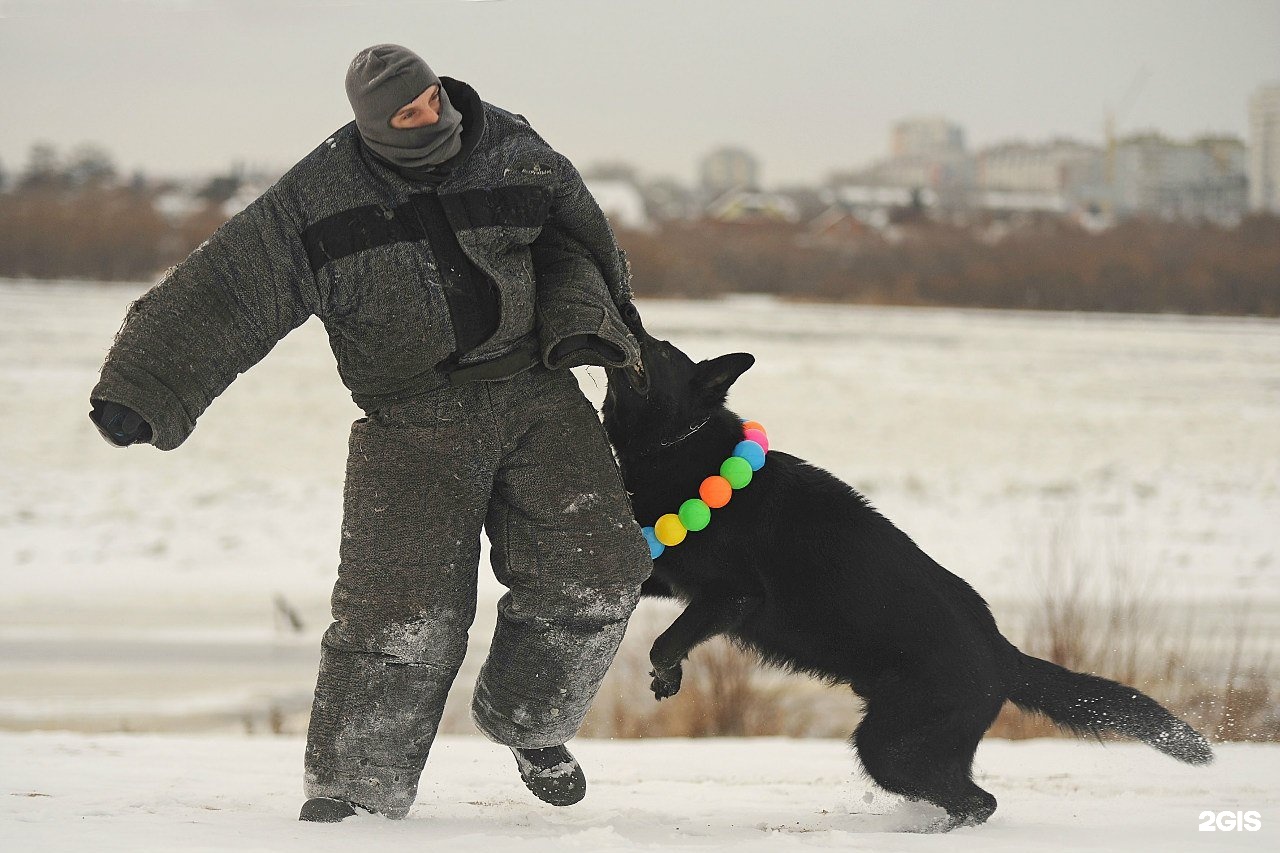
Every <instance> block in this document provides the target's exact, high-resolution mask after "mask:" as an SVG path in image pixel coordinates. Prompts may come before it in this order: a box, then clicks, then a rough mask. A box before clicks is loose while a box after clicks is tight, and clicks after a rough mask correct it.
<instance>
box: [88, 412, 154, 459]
mask: <svg viewBox="0 0 1280 853" xmlns="http://www.w3.org/2000/svg"><path fill="white" fill-rule="evenodd" d="M89 402H90V403H92V404H93V411H91V412H89V420H91V421H93V425H94V426H96V427H97V428H98V432H100V433H102V437H103V438H105V439H106V440H107V441H108V442H109V443H111V444H112V445H114V446H116V447H128V446H129V445H130V444H145V443H147V442H148V441H150V440H151V424H149V423H147V422H146V421H144V420H143V419H142V415H140V414H138V413H137V412H135V411H134V410H133V409H131V408H129V407H128V406H122V405H120V404H119V403H112V402H109V401H107V400H90V401H89Z"/></svg>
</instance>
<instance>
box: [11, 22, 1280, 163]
mask: <svg viewBox="0 0 1280 853" xmlns="http://www.w3.org/2000/svg"><path fill="white" fill-rule="evenodd" d="M384 41H391V42H397V43H400V44H404V45H406V46H407V47H410V48H412V49H413V50H415V51H417V52H418V53H419V54H421V55H422V56H423V57H424V58H425V59H426V60H427V62H428V63H430V64H431V66H432V67H433V68H434V69H435V70H436V71H437V73H440V74H443V75H448V76H453V77H458V78H460V79H463V80H466V81H468V82H469V83H471V84H472V85H473V86H475V88H476V89H477V90H478V91H479V92H480V94H481V97H483V98H485V99H486V100H489V101H492V102H493V103H495V104H498V105H499V106H503V107H506V108H508V109H511V110H514V111H516V112H520V113H523V114H524V115H525V116H527V117H528V118H529V120H530V121H531V122H532V123H533V125H534V127H535V128H537V129H538V130H539V131H540V132H541V133H542V135H543V136H544V137H545V138H546V139H547V140H548V141H549V142H550V143H551V144H552V145H553V146H555V147H556V148H558V149H559V150H561V151H563V152H564V153H565V154H567V155H568V156H569V157H570V158H571V159H573V160H574V161H575V162H577V163H578V165H579V166H580V167H586V166H590V165H591V164H593V163H596V162H600V161H611V160H623V161H628V162H630V163H632V164H634V165H635V166H636V167H638V168H639V170H640V171H641V173H642V174H643V175H646V176H650V177H657V176H670V177H674V178H677V179H680V180H691V179H692V178H693V176H694V174H695V168H696V166H695V164H696V162H697V160H698V159H699V158H700V157H701V156H702V155H703V154H705V153H706V152H707V151H708V150H710V149H712V148H713V147H715V146H718V145H721V144H735V145H741V146H742V147H745V148H747V149H748V150H750V151H752V152H753V153H755V154H756V156H757V157H758V158H759V159H760V161H761V164H762V167H763V179H764V183H765V184H766V185H770V186H776V185H781V184H786V183H794V182H808V181H816V180H819V179H821V178H822V177H823V176H824V175H826V174H827V173H828V172H830V171H832V170H835V169H848V168H851V167H856V166H859V165H863V164H865V163H867V162H868V161H870V160H872V159H874V158H877V157H879V156H882V155H883V154H884V153H885V152H886V149H887V145H888V129H889V125H890V123H892V122H893V121H895V120H896V119H899V118H902V117H908V116H916V115H941V116H945V117H947V118H949V119H951V120H953V121H955V122H957V123H959V124H960V125H961V126H963V127H964V128H965V131H966V133H967V135H968V140H969V143H970V146H971V147H978V146H981V145H984V144H987V143H991V142H996V141H1001V140H1006V139H1013V138H1024V139H1037V138H1047V137H1050V136H1054V135H1067V136H1073V137H1077V138H1081V139H1085V140H1093V141H1100V140H1101V137H1102V127H1103V117H1104V115H1105V111H1106V109H1107V108H1108V107H1121V106H1123V109H1122V111H1121V112H1120V114H1119V116H1118V121H1119V127H1120V129H1121V131H1122V132H1124V131H1135V130H1139V129H1146V128H1156V129H1159V130H1161V131H1164V132H1166V133H1168V134H1170V135H1172V136H1174V137H1184V138H1185V137H1190V136H1192V135H1197V134H1202V133H1206V132H1211V133H1230V134H1238V135H1241V136H1244V135H1246V134H1247V131H1248V121H1247V114H1246V103H1247V100H1248V98H1249V96H1250V95H1251V94H1252V92H1253V91H1255V90H1256V89H1257V87H1259V86H1260V85H1262V84H1264V83H1270V82H1275V83H1280V2H1277V0H1096V1H1094V0H1091V2H1064V0H1051V2H1044V0H985V1H984V0H970V2H943V0H934V2H920V1H919V0H876V2H860V0H492V2H464V0H419V2H395V0H380V2H376V3H375V2H323V1H322V0H252V2H248V0H232V2H212V0H101V1H100V2H89V0H9V2H3V0H0V81H3V90H2V91H3V96H2V97H0V164H2V165H3V167H4V168H5V169H6V170H7V171H9V172H10V173H13V172H15V171H17V170H18V169H20V168H21V166H22V165H23V164H24V163H25V162H26V159H27V151H28V149H29V148H30V146H31V144H32V143H33V142H36V141H40V140H43V141H49V142H52V143H53V144H55V145H56V146H58V147H59V148H60V149H62V150H67V149H70V148H71V147H73V146H75V145H77V144H79V143H83V142H96V143H99V144H101V145H102V146H104V147H105V148H106V149H107V150H108V151H110V152H111V153H112V154H113V155H114V157H115V159H116V161H117V162H118V163H119V164H121V165H122V166H123V167H125V168H127V169H132V168H143V169H145V170H147V171H150V172H155V173H162V174H195V173H202V172H212V171H214V170H223V169H226V168H227V167H228V166H229V165H230V164H232V163H233V162H237V161H239V162H245V163H248V164H250V165H253V166H261V167H267V168H273V169H278V170H283V169H285V168H287V167H288V166H290V165H292V164H293V163H294V162H295V161H296V160H298V159H299V158H301V157H302V156H303V155H305V154H306V153H307V152H308V151H310V150H311V149H312V148H313V147H315V146H316V145H317V144H319V143H320V142H321V141H322V140H323V139H324V137H325V136H327V135H328V134H329V133H330V132H332V131H333V130H334V129H336V128H337V127H340V126H341V125H343V124H345V123H346V122H347V121H348V120H349V119H350V108H349V106H348V104H347V102H346V97H345V95H344V93H343V88H342V81H343V75H344V73H345V71H346V67H347V63H348V62H349V61H350V59H351V57H352V56H353V55H354V54H355V53H356V51H358V50H359V49H360V48H362V47H365V46H367V45H370V44H375V43H378V42H384ZM1135 83H1136V85H1135ZM1130 92H1132V96H1131V97H1130V98H1126V94H1127V93H1130ZM1126 100H1127V103H1124V104H1122V102H1124V101H1126Z"/></svg>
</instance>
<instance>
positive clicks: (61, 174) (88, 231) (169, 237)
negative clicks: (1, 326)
mask: <svg viewBox="0 0 1280 853" xmlns="http://www.w3.org/2000/svg"><path fill="white" fill-rule="evenodd" d="M235 181H236V179H235V178H231V179H230V183H234V182H235ZM229 185H230V184H229V179H228V178H227V177H219V178H213V179H211V180H209V181H208V182H206V183H205V184H204V186H202V187H201V188H199V189H198V191H197V192H196V193H194V194H193V195H192V197H191V199H190V203H189V204H187V205H184V209H183V210H182V211H181V212H172V213H164V212H162V209H163V205H162V204H160V200H161V198H162V197H163V196H165V195H166V194H170V193H172V192H174V190H175V185H174V184H173V183H172V182H168V181H157V180H152V179H150V178H148V177H146V176H145V175H141V174H134V175H129V176H125V175H121V174H120V173H119V172H118V171H117V169H116V167H115V165H114V164H113V163H112V161H111V159H110V157H109V156H108V155H107V154H106V153H105V152H103V151H101V150H100V149H98V148H95V147H92V146H84V147H81V148H78V149H76V150H74V151H72V152H71V153H70V155H68V156H67V157H65V158H63V157H60V156H59V155H58V152H57V151H56V150H55V149H53V148H52V147H51V146H48V145H37V146H35V147H33V148H32V150H31V155H30V161H29V163H28V164H27V166H26V168H25V169H24V170H23V171H22V172H21V173H19V174H18V175H17V176H15V177H14V178H12V179H10V178H8V177H7V176H5V175H4V174H3V173H0V276H6V277H14V278H18V277H22V278H49V279H53V278H85V279H98V280H140V281H147V280H150V279H153V278H155V277H156V276H157V275H158V274H159V273H160V272H161V271H163V270H164V269H166V268H167V267H169V266H171V265H172V264H174V263H176V262H177V261H179V260H181V259H182V258H184V257H186V256H187V254H188V253H190V252H191V250H192V249H194V248H195V247H196V246H198V245H199V244H200V242H201V241H203V240H204V239H205V238H206V237H208V236H209V235H210V234H212V233H213V231H214V230H215V229H216V228H217V227H218V226H219V225H220V224H222V222H223V221H224V220H225V219H226V214H225V211H224V208H223V204H224V202H225V201H226V200H227V198H229V196H230V193H229V192H228V187H229ZM231 189H232V190H233V189H234V187H232V188H231Z"/></svg>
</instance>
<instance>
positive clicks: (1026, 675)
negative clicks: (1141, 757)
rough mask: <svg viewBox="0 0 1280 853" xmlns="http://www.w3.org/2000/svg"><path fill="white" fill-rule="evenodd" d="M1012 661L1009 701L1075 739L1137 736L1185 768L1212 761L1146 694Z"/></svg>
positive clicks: (1022, 659)
mask: <svg viewBox="0 0 1280 853" xmlns="http://www.w3.org/2000/svg"><path fill="white" fill-rule="evenodd" d="M1016 661H1017V662H1016V665H1015V667H1016V670H1015V673H1014V677H1013V689H1012V690H1011V691H1010V692H1009V699H1010V701H1012V702H1013V704H1015V705H1017V706H1018V707H1019V708H1021V709H1023V710H1024V711H1035V712H1038V713H1041V714H1044V715H1045V716H1046V717H1048V718H1049V719H1050V720H1053V721H1054V722H1055V723H1057V724H1058V725H1059V726H1061V727H1062V728H1064V729H1066V730H1068V731H1070V732H1072V733H1073V734H1077V735H1091V736H1094V737H1097V736H1098V735H1099V734H1101V733H1102V732H1104V731H1110V732H1115V733H1116V734H1119V735H1124V736H1125V737H1131V738H1135V739H1137V740H1140V741H1142V742H1143V743H1145V744H1147V745H1149V746H1152V747H1154V748H1156V749H1158V750H1160V751H1161V752H1163V753H1164V754H1165V755H1168V756H1171V757H1173V758H1176V759H1178V760H1179V761H1185V762H1186V763H1187V764H1208V763H1209V762H1210V761H1212V760H1213V750H1212V749H1210V748H1209V743H1208V741H1206V740H1205V739H1204V737H1203V736H1201V734H1200V733H1199V732H1197V731H1196V730H1195V729H1193V728H1191V726H1189V725H1187V724H1186V723H1184V722H1183V721H1182V720H1179V719H1178V718H1177V717H1175V716H1174V715H1173V714H1171V713H1169V711H1168V710H1167V709H1165V707H1164V706H1163V705H1161V704H1160V703H1159V702H1157V701H1156V700H1154V699H1152V698H1151V697H1150V696H1148V695H1146V694H1145V693H1142V692H1141V691H1139V690H1136V689H1134V688H1132V687H1127V686H1125V685H1123V684H1120V683H1118V682H1115V681H1109V680H1108V679H1105V678H1099V677H1098V676H1096V675H1085V674H1084V673H1080V672H1072V671H1071V670H1069V669H1065V668H1064V667H1061V666H1058V665H1057V664H1056V663H1050V662H1049V661H1046V660H1040V659H1039V658H1034V657H1031V656H1030V655H1027V654H1023V653H1022V652H1017V658H1016Z"/></svg>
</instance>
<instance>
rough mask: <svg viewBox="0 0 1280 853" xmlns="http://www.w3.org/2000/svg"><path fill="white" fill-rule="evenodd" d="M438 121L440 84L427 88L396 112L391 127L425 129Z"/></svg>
mask: <svg viewBox="0 0 1280 853" xmlns="http://www.w3.org/2000/svg"><path fill="white" fill-rule="evenodd" d="M439 120H440V84H438V83H437V84H436V85H434V86H428V87H427V89H426V90H425V91H424V92H423V93H422V94H421V95H419V96H418V97H416V98H414V99H413V100H412V101H410V102H409V103H407V104H405V105H404V106H403V107H401V108H400V109H398V110H396V114H395V115H393V116H392V117H391V126H392V127H394V128H397V129H399V130H408V129H410V128H414V127H426V126H428V125H432V124H435V123H436V122H438V121H439Z"/></svg>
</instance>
